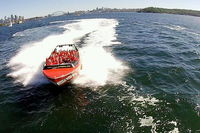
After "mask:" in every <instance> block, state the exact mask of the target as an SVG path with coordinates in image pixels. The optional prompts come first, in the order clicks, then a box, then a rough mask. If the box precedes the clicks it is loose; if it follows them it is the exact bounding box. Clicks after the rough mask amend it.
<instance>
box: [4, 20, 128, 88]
mask: <svg viewBox="0 0 200 133" xmlns="http://www.w3.org/2000/svg"><path fill="white" fill-rule="evenodd" d="M117 24H118V22H117V21H116V20H114V19H82V20H78V21H76V22H74V23H70V24H66V25H64V26H62V28H64V29H66V30H65V32H63V34H60V35H51V36H48V37H46V38H44V39H43V40H41V41H39V42H35V43H30V44H26V45H24V46H23V47H21V48H20V50H19V52H18V53H17V54H16V55H15V56H14V57H12V58H11V60H10V62H9V63H8V66H9V67H10V68H11V70H12V71H11V73H9V74H8V76H11V77H13V78H15V79H16V82H20V83H22V84H23V85H24V86H26V85H29V84H31V83H34V84H38V83H40V82H41V83H44V82H46V80H45V78H44V77H43V75H42V64H43V62H44V61H45V58H46V57H48V56H49V55H50V53H51V51H52V50H53V49H54V48H55V47H56V46H57V45H58V44H65V43H74V42H75V41H77V39H80V38H81V37H83V36H85V35H86V34H88V33H89V34H90V35H89V37H87V39H86V44H85V47H83V48H81V49H80V54H81V60H82V64H83V71H82V72H81V75H80V78H78V79H77V80H76V81H75V83H76V84H78V85H86V84H88V83H89V82H90V83H95V85H104V84H105V83H106V82H108V80H109V76H111V77H113V75H110V74H111V73H113V72H115V73H116V71H117V70H119V69H120V70H123V69H124V68H125V67H124V66H123V65H122V62H120V61H117V60H116V59H115V58H114V57H113V56H112V54H111V53H110V52H106V51H105V49H104V48H103V46H109V45H112V44H115V43H114V42H113V40H116V34H115V27H116V25H117ZM113 79H114V78H113Z"/></svg>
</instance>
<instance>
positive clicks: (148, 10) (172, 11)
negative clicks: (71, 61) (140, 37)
mask: <svg viewBox="0 0 200 133" xmlns="http://www.w3.org/2000/svg"><path fill="white" fill-rule="evenodd" d="M108 12H138V13H167V14H177V15H189V16H196V17H200V11H197V10H187V9H167V8H157V7H147V8H142V9H139V8H137V9H127V8H123V9H118V8H103V7H102V8H96V9H93V10H87V11H75V12H71V13H69V12H62V13H61V14H60V15H58V16H62V15H76V16H80V15H82V14H92V13H108ZM53 16H57V15H56V12H55V13H52V14H48V15H47V16H40V17H32V18H27V19H25V21H24V22H26V21H30V20H38V19H43V18H47V17H53ZM1 26H7V24H0V27H1Z"/></svg>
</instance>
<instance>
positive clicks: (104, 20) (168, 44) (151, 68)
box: [0, 13, 200, 133]
mask: <svg viewBox="0 0 200 133" xmlns="http://www.w3.org/2000/svg"><path fill="white" fill-rule="evenodd" d="M97 18H98V19H97ZM82 21H84V23H83V24H82ZM71 24H72V27H67V28H66V26H69V25H71ZM96 24H97V25H96ZM98 24H99V25H98ZM93 26H94V27H93ZM96 26H99V27H96ZM63 27H65V28H63ZM112 30H113V32H111V31H112ZM67 31H68V33H66V32H67ZM73 31H79V32H73ZM79 33H80V34H81V35H79ZM60 35H64V36H65V35H66V40H68V39H69V40H71V41H72V42H74V43H76V44H77V46H78V47H79V49H80V51H82V52H83V53H82V55H83V64H84V62H85V64H86V65H87V63H88V62H87V58H89V56H87V53H88V52H87V51H88V48H90V47H89V46H91V47H92V48H93V50H94V51H96V52H94V53H91V54H93V55H94V60H92V61H90V62H92V63H91V65H93V64H98V63H99V62H100V64H98V65H94V66H93V68H94V71H93V68H91V69H88V70H87V71H86V72H85V74H83V78H82V79H81V78H80V79H81V82H78V81H77V83H73V84H71V85H68V86H64V87H61V88H58V87H56V86H54V85H53V84H51V83H49V82H48V81H47V80H46V79H45V77H43V76H42V69H41V67H39V66H40V65H41V64H42V62H37V60H42V59H43V58H44V59H45V57H43V58H40V55H43V53H40V50H41V51H45V50H46V49H47V48H48V49H49V50H51V49H52V48H53V46H51V47H50V44H51V45H54V44H55V45H57V44H56V43H57V42H59V43H60V42H62V37H61V36H60ZM52 36H53V37H52ZM54 36H55V37H54ZM98 36H99V37H98ZM47 42H48V44H47ZM115 43H116V44H115ZM43 45H44V46H43ZM98 49H100V51H98ZM52 50H53V49H52ZM89 50H90V49H89ZM85 51H86V53H84V52H85ZM89 52H91V51H89ZM20 55H21V56H20ZM37 55H39V56H37ZM47 55H48V52H47ZM90 56H91V55H90ZM26 57H27V58H28V60H24V59H27V58H26ZM34 61H36V62H34ZM0 63H1V65H0V123H1V124H0V131H1V132H14V133H29V132H30V133H32V132H33V133H35V132H42V133H43V132H91V133H94V132H101V133H102V132H119V133H122V132H170V131H171V132H199V131H200V116H199V115H200V72H199V70H200V18H199V17H192V16H181V15H169V14H151V13H149V14H146V13H102V14H87V15H81V16H57V17H51V18H44V19H41V20H36V21H29V22H26V23H24V24H18V25H13V27H0ZM109 63H112V64H113V66H112V64H111V67H110V66H109V65H110V64H109ZM99 65H102V66H101V69H102V71H101V69H99V68H98V67H99ZM104 66H106V67H105V68H104ZM95 67H97V69H95ZM83 69H84V66H83ZM85 69H87V67H85ZM23 70H26V71H25V72H24V71H23ZM36 70H37V71H36ZM113 71H114V72H113ZM90 73H93V75H89V74H90ZM95 75H96V76H95ZM104 75H106V76H109V78H106V77H104ZM92 76H93V77H92ZM101 76H102V77H101ZM98 77H99V78H98ZM100 77H101V78H100ZM119 77H120V78H119ZM29 78H30V79H31V80H28V81H27V79H29ZM118 78H119V79H118ZM83 79H84V80H83ZM33 80H34V82H32V81H33Z"/></svg>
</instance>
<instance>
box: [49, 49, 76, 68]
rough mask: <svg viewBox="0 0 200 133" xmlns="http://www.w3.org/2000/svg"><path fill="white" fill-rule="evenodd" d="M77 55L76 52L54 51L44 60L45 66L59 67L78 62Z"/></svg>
mask: <svg viewBox="0 0 200 133" xmlns="http://www.w3.org/2000/svg"><path fill="white" fill-rule="evenodd" d="M78 59H79V53H78V51H76V50H67V51H59V52H57V51H56V50H54V51H53V52H52V54H51V55H50V57H49V58H47V59H46V65H47V66H49V65H60V64H63V63H71V62H75V61H78Z"/></svg>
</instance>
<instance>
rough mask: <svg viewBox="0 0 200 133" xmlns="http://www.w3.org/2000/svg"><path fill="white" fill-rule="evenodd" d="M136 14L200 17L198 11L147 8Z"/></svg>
mask: <svg viewBox="0 0 200 133" xmlns="http://www.w3.org/2000/svg"><path fill="white" fill-rule="evenodd" d="M137 12H144V13H167V14H179V15H190V16H197V17H200V11H196V10H187V9H167V8H156V7H147V8H144V9H140V10H138V11H137Z"/></svg>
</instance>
